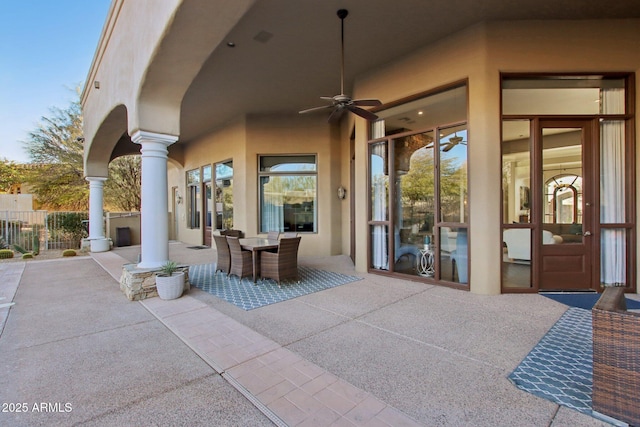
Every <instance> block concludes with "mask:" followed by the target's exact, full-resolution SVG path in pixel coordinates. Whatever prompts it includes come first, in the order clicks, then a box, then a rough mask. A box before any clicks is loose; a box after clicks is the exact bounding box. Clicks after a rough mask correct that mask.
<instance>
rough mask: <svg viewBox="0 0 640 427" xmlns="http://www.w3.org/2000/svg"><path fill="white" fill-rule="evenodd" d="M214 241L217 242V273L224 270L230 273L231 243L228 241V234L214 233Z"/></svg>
mask: <svg viewBox="0 0 640 427" xmlns="http://www.w3.org/2000/svg"><path fill="white" fill-rule="evenodd" d="M213 241H214V242H215V244H216V253H217V254H218V259H217V261H216V273H217V272H218V271H222V272H223V273H226V274H227V275H228V274H229V268H230V266H231V253H230V252H229V244H228V243H227V238H226V236H218V235H216V234H214V235H213Z"/></svg>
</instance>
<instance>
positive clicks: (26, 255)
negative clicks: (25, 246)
mask: <svg viewBox="0 0 640 427" xmlns="http://www.w3.org/2000/svg"><path fill="white" fill-rule="evenodd" d="M22 259H33V254H32V253H31V252H27V253H26V254H22Z"/></svg>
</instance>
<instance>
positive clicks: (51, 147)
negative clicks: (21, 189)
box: [25, 100, 89, 210]
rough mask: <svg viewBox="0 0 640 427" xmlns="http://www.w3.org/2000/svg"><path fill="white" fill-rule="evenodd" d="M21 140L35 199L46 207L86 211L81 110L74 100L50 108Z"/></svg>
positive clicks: (86, 191)
mask: <svg viewBox="0 0 640 427" xmlns="http://www.w3.org/2000/svg"><path fill="white" fill-rule="evenodd" d="M51 114H52V116H51V117H42V121H41V122H40V123H39V124H38V127H37V128H36V129H35V130H34V131H32V132H30V133H29V140H28V141H27V142H26V143H25V146H26V150H27V153H28V154H29V157H30V158H31V161H32V162H33V163H36V164H38V167H35V168H33V169H32V170H31V173H29V174H28V176H27V182H28V183H29V184H30V185H31V188H32V191H33V192H34V193H35V195H36V199H37V200H38V202H39V203H40V204H41V205H42V206H43V207H44V208H47V209H54V210H59V209H69V210H87V209H88V208H89V188H88V185H87V181H86V180H85V179H84V174H83V160H82V156H83V146H82V139H81V137H82V110H81V108H80V101H79V100H76V101H73V102H72V103H71V105H70V106H69V107H68V108H67V109H66V110H62V109H60V108H52V109H51Z"/></svg>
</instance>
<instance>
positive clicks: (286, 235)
mask: <svg viewBox="0 0 640 427" xmlns="http://www.w3.org/2000/svg"><path fill="white" fill-rule="evenodd" d="M282 237H286V238H291V237H298V233H296V232H295V231H286V232H285V233H284V234H283V235H282Z"/></svg>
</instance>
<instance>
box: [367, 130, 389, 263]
mask: <svg viewBox="0 0 640 427" xmlns="http://www.w3.org/2000/svg"><path fill="white" fill-rule="evenodd" d="M369 171H370V176H369V180H370V183H371V189H370V194H369V198H370V200H371V214H370V218H369V223H370V227H371V267H372V268H375V269H378V270H388V269H389V239H388V236H389V204H388V201H389V164H388V146H387V143H386V142H379V143H376V144H371V145H370V154H369Z"/></svg>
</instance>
